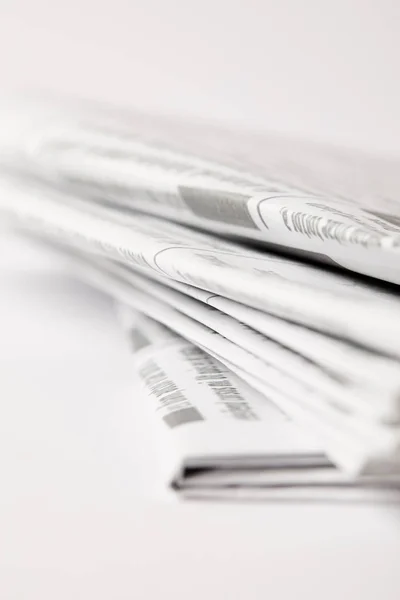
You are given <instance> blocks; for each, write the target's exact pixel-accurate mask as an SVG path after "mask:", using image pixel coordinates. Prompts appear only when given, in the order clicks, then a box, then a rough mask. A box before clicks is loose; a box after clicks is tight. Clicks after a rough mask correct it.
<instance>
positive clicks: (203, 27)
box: [0, 0, 400, 154]
mask: <svg viewBox="0 0 400 600" xmlns="http://www.w3.org/2000/svg"><path fill="white" fill-rule="evenodd" d="M399 33H400V3H399V2H397V1H396V0H335V1H326V0H325V1H324V0H303V1H300V0H197V1H193V0H141V1H140V0H69V1H68V2H57V1H54V0H0V74H1V79H2V82H3V87H4V90H5V91H6V90H10V89H13V88H22V89H23V88H29V87H40V88H43V89H48V90H53V91H63V92H68V93H74V94H77V95H83V96H87V97H94V98H98V99H105V100H110V101H113V102H117V103H119V104H126V105H137V106H140V107H145V108H153V109H159V110H162V111H172V112H177V113H180V114H182V113H184V114H194V115H199V116H203V117H204V116H209V117H213V118H217V119H225V120H228V121H235V122H241V123H247V124H250V125H251V126H254V127H256V128H260V127H263V128H267V129H277V130H285V131H290V132H298V133H303V134H305V135H307V136H311V137H318V138H321V137H322V138H329V139H332V140H337V141H342V142H345V143H350V144H356V145H362V146H368V147H370V148H372V149H383V150H390V151H393V152H396V153H397V154H400V118H399V106H400V82H399V76H398V74H399V58H400V41H399V40H400V36H399Z"/></svg>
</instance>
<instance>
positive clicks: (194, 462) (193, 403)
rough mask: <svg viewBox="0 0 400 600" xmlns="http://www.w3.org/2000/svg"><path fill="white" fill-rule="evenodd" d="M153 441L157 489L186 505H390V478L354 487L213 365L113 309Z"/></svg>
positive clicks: (166, 333) (167, 334) (153, 326)
mask: <svg viewBox="0 0 400 600" xmlns="http://www.w3.org/2000/svg"><path fill="white" fill-rule="evenodd" d="M118 313H119V316H120V319H121V322H122V323H123V327H124V329H125V330H126V332H127V335H128V339H129V344H130V347H131V350H132V352H133V365H134V370H135V374H136V375H137V377H138V380H139V381H140V386H141V390H142V394H143V399H144V400H145V401H146V402H148V405H147V408H148V413H149V415H150V416H151V419H152V422H153V424H154V428H155V430H156V431H157V439H158V440H159V448H160V458H162V462H163V469H162V470H163V473H164V477H165V483H166V485H168V486H170V487H172V488H173V489H174V490H175V491H176V492H177V493H179V494H180V495H182V496H184V497H186V498H205V497H209V498H230V499H232V498H237V499H242V498H244V497H246V498H248V499H257V498H271V499H278V498H289V499H295V500H297V499H299V498H303V499H306V498H308V499H310V498H315V493H316V494H317V497H319V498H326V499H330V500H338V499H344V500H354V499H358V500H375V499H381V500H396V499H398V496H399V488H398V486H399V481H398V478H397V477H391V478H387V479H386V481H383V480H379V479H377V478H375V477H369V478H368V477H364V478H363V479H360V480H354V479H352V478H350V477H349V476H347V475H345V474H344V473H342V472H340V471H339V470H337V469H336V468H334V467H333V465H332V463H330V461H328V460H327V458H326V456H325V455H324V453H323V451H322V450H321V448H320V447H319V446H318V444H317V442H316V441H315V440H314V441H313V440H312V438H310V436H309V435H306V433H305V432H304V431H303V430H302V429H300V428H299V427H298V426H297V425H296V424H295V423H294V422H293V421H290V420H288V418H287V417H286V416H285V415H284V414H282V413H281V412H280V411H278V410H277V408H276V407H275V405H274V404H273V403H271V402H269V401H268V398H267V397H265V396H261V395H260V394H259V393H257V392H256V391H255V390H254V389H253V388H251V387H250V386H248V385H246V383H245V382H244V381H243V380H241V379H239V378H238V377H237V376H235V375H234V373H232V371H231V370H229V369H228V368H226V367H225V366H224V365H223V364H222V363H221V362H220V361H218V360H216V359H214V358H213V357H212V356H210V355H209V354H208V353H206V352H204V351H203V350H202V349H200V348H199V347H197V346H195V345H193V344H191V343H190V342H188V341H186V340H184V339H183V338H181V337H179V336H177V335H176V334H174V333H173V332H171V331H170V330H169V329H167V328H166V327H163V326H161V325H159V324H157V323H156V322H154V321H153V320H151V319H148V318H146V317H144V316H143V315H141V314H139V313H136V312H132V310H131V309H129V307H127V306H126V305H119V307H118Z"/></svg>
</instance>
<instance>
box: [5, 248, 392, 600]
mask: <svg viewBox="0 0 400 600" xmlns="http://www.w3.org/2000/svg"><path fill="white" fill-rule="evenodd" d="M10 248H11V247H10V246H9V245H8V243H7V241H6V240H4V239H3V240H0V290H1V295H0V298H1V304H0V332H1V338H0V478H1V494H0V532H1V533H0V597H1V600H31V599H32V600H33V599H34V600H36V599H37V600H47V599H49V600H50V599H51V600H54V599H55V598H57V600H64V599H65V600H67V599H68V600H70V599H71V598H74V599H77V600H80V599H82V600H87V599H92V598H93V599H94V598H95V599H96V600H106V599H107V600H108V599H110V598H112V599H113V600H122V599H124V600H125V599H126V600H128V599H129V600H131V599H132V598H138V599H140V600H141V599H142V598H143V599H147V598H150V599H153V598H154V599H158V598H171V599H172V598H176V599H178V600H180V599H182V600H183V599H185V600H186V599H187V598H188V597H190V598H192V599H193V600H198V599H201V598H207V599H211V598H212V599H214V598H215V599H216V600H220V599H221V598H229V599H243V600H244V599H246V600H248V599H257V600H258V599H264V598H269V597H271V598H274V600H275V599H280V598H284V599H286V598H288V599H289V598H307V600H313V599H315V600H317V599H320V598H324V600H330V599H332V600H333V599H335V600H337V599H338V598H340V599H341V600H343V599H344V600H346V599H349V600H350V599H352V600H353V599H355V598H363V600H370V599H375V598H376V599H378V598H379V599H381V598H384V599H385V600H392V599H393V600H395V599H396V600H397V599H398V598H399V595H400V572H399V569H398V553H399V550H400V509H398V508H396V507H393V506H392V507H374V506H341V505H337V506H332V505H329V504H318V503H316V504H314V505H302V504H297V505H296V504H289V503H288V504H275V503H270V504H245V505H238V504H236V505H235V504H223V503H220V504H212V503H204V504H195V503H188V504H182V503H178V502H175V501H170V500H168V499H163V498H161V497H160V498H159V499H157V497H156V496H155V493H154V481H153V478H152V477H149V476H146V473H145V472H144V470H143V468H142V465H143V458H144V448H145V446H146V439H145V437H146V432H145V431H143V428H142V427H141V423H140V422H138V421H137V420H135V418H134V410H133V408H134V406H135V404H134V403H135V402H136V401H137V400H138V399H137V398H135V394H134V391H133V389H132V386H131V374H130V361H129V357H128V354H127V351H126V348H125V343H124V341H123V340H122V338H121V336H120V334H119V332H118V328H117V326H116V323H115V321H114V317H113V315H112V311H111V307H110V305H109V304H108V302H107V301H106V300H105V299H103V298H101V297H100V296H98V295H97V294H94V293H92V292H91V291H90V290H88V289H87V288H86V287H85V286H83V285H78V284H76V283H74V282H73V281H72V280H71V279H70V278H69V277H68V276H67V275H66V274H65V273H63V272H62V269H57V267H56V266H55V265H54V264H52V263H51V262H50V261H46V260H43V259H42V258H40V256H37V257H35V256H33V255H32V254H30V255H29V256H27V255H25V254H21V256H20V257H19V258H18V259H11V257H10ZM25 261H27V262H28V263H29V264H28V265H27V266H25Z"/></svg>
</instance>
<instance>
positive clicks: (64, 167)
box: [2, 101, 400, 283]
mask: <svg viewBox="0 0 400 600" xmlns="http://www.w3.org/2000/svg"><path fill="white" fill-rule="evenodd" d="M2 129H3V135H2V139H3V143H2V155H3V161H4V162H8V163H11V164H23V165H24V168H25V169H26V170H30V171H31V172H33V173H36V174H40V176H41V177H43V178H46V179H48V180H50V181H52V182H54V183H56V184H57V185H58V186H69V187H70V188H71V189H72V190H75V191H78V192H79V193H87V194H88V195H89V196H90V197H91V198H92V200H96V201H99V202H107V203H109V204H111V205H114V206H115V205H119V206H121V205H123V206H127V207H130V208H134V209H135V210H141V211H144V212H148V213H153V214H156V215H158V216H164V217H167V218H171V219H174V220H177V221H181V222H184V223H188V224H191V225H196V226H199V227H202V228H204V229H206V230H207V231H214V232H218V233H223V234H227V235H229V236H239V237H241V238H245V239H250V240H257V241H259V242H265V243H267V244H270V245H273V246H275V247H280V248H281V249H286V250H290V251H294V252H297V253H300V254H304V253H305V255H306V256H307V257H309V258H312V259H315V260H322V261H325V262H328V263H330V264H334V265H339V266H341V267H345V268H347V269H350V270H353V271H357V272H359V273H363V274H367V275H372V276H374V277H377V278H381V279H385V280H387V281H391V282H394V283H400V267H399V260H398V257H399V241H400V237H399V233H400V204H399V193H400V171H399V165H398V162H396V161H395V160H392V159H390V158H383V157H374V156H369V155H366V154H363V153H362V152H356V151H354V152H352V151H348V150H339V149H337V148H330V147H329V146H324V145H318V144H314V143H309V142H301V141H299V140H290V139H285V138H279V136H266V135H261V134H250V133H246V132H241V133H234V132H231V131H225V130H222V129H221V128H218V127H215V126H211V125H210V126H208V125H207V124H205V123H186V122H184V121H182V120H179V119H172V118H161V117H156V116H153V115H150V116H149V115H144V114H135V113H130V112H127V111H113V110H111V109H105V108H102V107H100V106H98V105H91V104H90V103H89V104H88V103H86V104H85V103H83V102H82V103H80V104H79V103H78V104H76V103H75V104H72V103H68V102H65V101H64V102H60V103H58V104H57V103H55V102H54V101H53V103H52V104H48V103H47V104H46V103H45V102H36V103H35V102H31V103H27V102H22V104H21V103H19V104H18V103H17V102H15V103H14V104H13V106H12V108H10V107H8V109H7V110H4V111H3V114H2Z"/></svg>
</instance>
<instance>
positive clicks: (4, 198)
mask: <svg viewBox="0 0 400 600" xmlns="http://www.w3.org/2000/svg"><path fill="white" fill-rule="evenodd" d="M1 186H2V194H1V197H0V211H1V212H2V213H3V214H5V215H6V216H8V217H13V218H14V219H15V222H17V223H18V224H20V225H21V226H25V227H27V228H30V229H33V230H36V231H39V232H42V233H43V234H46V235H47V236H49V237H52V238H54V239H55V240H59V241H64V242H65V243H69V244H72V245H73V246H75V247H77V248H80V249H83V250H85V251H88V252H95V253H98V254H101V255H103V256H106V257H108V258H111V259H114V260H118V261H122V262H124V263H125V264H129V265H133V266H135V265H137V266H142V267H145V268H146V269H149V270H150V271H155V272H157V273H159V274H161V275H164V276H166V277H169V278H171V279H173V280H176V281H179V282H182V283H186V284H190V285H192V286H194V287H198V288H201V289H204V290H206V291H208V292H212V293H215V294H217V295H221V296H224V297H227V298H230V299H231V300H235V301H238V302H240V303H242V304H245V305H248V306H250V307H252V308H257V309H260V310H262V311H265V312H268V313H271V314H274V315H277V316H279V317H283V318H285V319H288V320H290V321H294V322H297V323H300V324H303V325H306V326H308V327H311V328H312V329H317V330H319V331H322V332H325V333H327V334H331V335H333V336H335V337H341V338H343V339H346V340H349V341H351V342H355V343H356V344H358V345H361V346H366V347H368V348H371V349H372V350H375V351H379V352H381V353H383V354H387V355H393V356H397V357H399V356H400V341H399V340H400V319H399V318H398V317H399V314H400V298H399V297H398V295H397V294H395V293H393V292H390V291H387V290H383V289H380V288H378V287H374V286H372V285H366V284H365V283H363V282H360V281H359V280H358V279H356V278H352V277H349V276H342V275H339V274H334V273H330V272H325V271H324V270H323V269H321V268H319V267H316V266H313V265H307V264H303V263H301V262H299V261H296V260H293V259H289V258H284V257H280V256H276V255H273V254H268V253H266V252H259V251H256V250H250V249H247V248H245V247H243V246H240V245H237V244H233V243H228V242H227V241H225V240H222V239H218V238H216V237H213V236H209V235H206V234H201V233H199V232H194V231H191V230H190V231H189V230H188V229H186V228H184V227H182V226H179V225H174V224H172V223H167V222H161V221H160V220H159V219H157V218H154V217H150V216H146V215H139V214H131V213H127V214H124V213H123V212H121V211H115V210H110V209H108V208H106V207H100V206H93V205H92V204H90V203H88V202H84V201H81V200H77V198H76V197H74V196H69V195H65V194H62V193H59V192H57V191H55V190H52V189H45V188H43V187H42V186H40V185H38V186H35V185H34V184H33V183H32V182H30V183H29V185H28V184H27V183H26V182H21V181H19V180H16V179H7V178H5V177H4V178H3V179H2V181H1Z"/></svg>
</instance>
